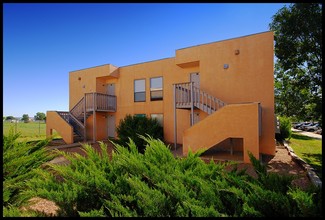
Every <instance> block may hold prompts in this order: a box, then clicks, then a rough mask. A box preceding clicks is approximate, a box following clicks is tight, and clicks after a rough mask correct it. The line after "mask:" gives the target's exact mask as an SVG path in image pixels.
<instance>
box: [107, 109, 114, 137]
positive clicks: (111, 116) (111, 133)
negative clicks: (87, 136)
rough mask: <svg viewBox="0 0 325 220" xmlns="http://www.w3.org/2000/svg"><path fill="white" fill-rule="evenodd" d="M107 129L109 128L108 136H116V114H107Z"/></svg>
mask: <svg viewBox="0 0 325 220" xmlns="http://www.w3.org/2000/svg"><path fill="white" fill-rule="evenodd" d="M107 130H108V137H110V138H114V137H115V115H114V114H109V115H108V116H107Z"/></svg>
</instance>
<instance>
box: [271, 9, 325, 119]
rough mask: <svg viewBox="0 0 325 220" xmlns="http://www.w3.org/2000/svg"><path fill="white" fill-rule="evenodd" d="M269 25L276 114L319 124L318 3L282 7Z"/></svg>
mask: <svg viewBox="0 0 325 220" xmlns="http://www.w3.org/2000/svg"><path fill="white" fill-rule="evenodd" d="M269 26H270V29H271V30H272V31H274V40H275V50H274V51H275V56H276V57H277V60H276V64H277V66H276V68H275V84H276V86H275V93H276V94H275V96H276V102H277V103H276V105H277V106H276V110H277V113H278V114H280V115H284V116H296V117H298V118H304V119H309V120H319V121H320V122H321V120H322V4H319V3H295V4H290V6H289V7H288V8H287V7H286V6H285V7H283V8H281V9H280V10H279V11H278V12H277V13H276V14H275V15H274V16H273V20H272V22H271V23H270V25H269ZM284 103H286V104H285V105H287V106H286V107H285V105H284Z"/></svg>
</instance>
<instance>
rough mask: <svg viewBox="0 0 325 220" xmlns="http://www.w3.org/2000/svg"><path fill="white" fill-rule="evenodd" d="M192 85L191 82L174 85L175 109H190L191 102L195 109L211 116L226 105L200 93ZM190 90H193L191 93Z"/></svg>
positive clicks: (202, 92)
mask: <svg viewBox="0 0 325 220" xmlns="http://www.w3.org/2000/svg"><path fill="white" fill-rule="evenodd" d="M191 84H192V85H191ZM193 84H194V83H193V82H186V83H178V84H175V89H176V97H175V98H176V99H175V100H176V108H190V107H191V104H192V101H193V105H194V106H195V107H197V108H199V109H201V110H202V111H204V112H206V113H208V114H212V113H213V112H215V111H217V110H218V109H220V108H222V107H224V106H225V105H226V103H225V102H223V101H221V100H220V99H218V98H216V97H214V96H212V95H210V94H208V93H207V92H204V91H202V90H201V89H199V88H197V87H195V86H194V85H193ZM191 88H193V91H192V90H191ZM192 98H193V99H192Z"/></svg>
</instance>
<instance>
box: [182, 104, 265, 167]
mask: <svg viewBox="0 0 325 220" xmlns="http://www.w3.org/2000/svg"><path fill="white" fill-rule="evenodd" d="M229 137H238V138H243V150H244V152H243V155H244V163H250V160H249V156H248V153H247V151H250V152H251V153H252V154H253V155H254V156H255V157H256V158H257V159H259V103H245V104H230V105H226V106H224V107H223V108H221V109H219V110H218V111H216V112H214V113H213V114H211V115H209V116H208V117H206V118H205V119H204V120H202V121H200V122H198V123H196V124H195V125H194V126H192V127H190V128H188V129H187V130H185V131H184V134H183V155H184V156H186V155H187V154H188V152H189V150H191V151H192V152H193V153H195V152H197V151H198V150H200V149H206V150H208V149H209V148H211V147H213V146H215V145H216V144H218V143H220V142H221V141H223V140H225V139H226V138H229Z"/></svg>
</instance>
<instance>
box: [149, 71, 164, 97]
mask: <svg viewBox="0 0 325 220" xmlns="http://www.w3.org/2000/svg"><path fill="white" fill-rule="evenodd" d="M150 100H151V101H156V100H163V78H162V77H155V78H151V79H150Z"/></svg>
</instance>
